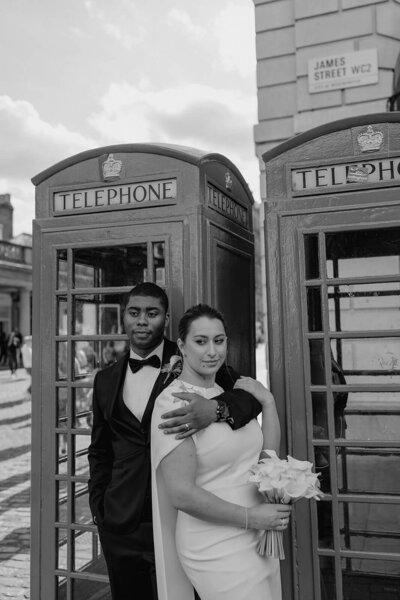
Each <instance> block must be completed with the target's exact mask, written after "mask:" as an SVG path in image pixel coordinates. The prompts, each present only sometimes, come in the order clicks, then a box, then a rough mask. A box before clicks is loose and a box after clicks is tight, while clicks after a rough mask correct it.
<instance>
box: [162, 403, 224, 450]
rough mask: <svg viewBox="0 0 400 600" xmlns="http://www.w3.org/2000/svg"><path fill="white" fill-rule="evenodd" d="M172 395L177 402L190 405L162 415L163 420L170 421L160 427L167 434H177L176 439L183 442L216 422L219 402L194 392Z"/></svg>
mask: <svg viewBox="0 0 400 600" xmlns="http://www.w3.org/2000/svg"><path fill="white" fill-rule="evenodd" d="M172 395H173V396H174V397H175V398H176V399H177V400H186V402H187V403H188V404H186V405H185V406H182V407H181V408H177V409H175V410H171V411H169V412H166V413H164V414H163V415H161V418H162V419H168V421H166V422H165V423H161V425H159V428H160V429H163V430H164V433H165V434H171V433H176V434H177V435H176V436H175V439H177V440H183V439H184V438H187V437H190V436H191V435H193V434H194V433H196V432H197V431H199V430H200V429H204V428H205V427H208V426H209V425H210V424H211V423H213V422H214V421H216V419H217V401H216V400H214V399H213V398H211V400H208V399H207V398H204V397H203V396H200V394H196V393H194V392H179V393H178V392H177V393H176V394H172Z"/></svg>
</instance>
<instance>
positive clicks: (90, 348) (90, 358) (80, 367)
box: [72, 340, 100, 386]
mask: <svg viewBox="0 0 400 600" xmlns="http://www.w3.org/2000/svg"><path fill="white" fill-rule="evenodd" d="M72 348H73V352H74V372H73V375H74V376H73V379H74V381H80V382H81V383H84V384H86V385H87V386H90V385H92V383H93V379H94V376H95V373H96V370H97V369H98V368H99V365H100V356H99V350H98V348H99V343H98V342H97V341H93V340H82V341H79V342H73V343H72Z"/></svg>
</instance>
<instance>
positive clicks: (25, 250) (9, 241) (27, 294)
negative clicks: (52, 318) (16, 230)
mask: <svg viewBox="0 0 400 600" xmlns="http://www.w3.org/2000/svg"><path fill="white" fill-rule="evenodd" d="M13 210H14V209H13V206H12V204H11V197H10V194H0V332H4V333H5V334H6V335H7V334H8V333H10V331H11V330H12V329H18V330H19V331H20V332H21V333H22V335H30V333H31V304H32V301H31V298H32V236H31V235H29V234H27V233H23V234H20V235H18V236H16V237H13Z"/></svg>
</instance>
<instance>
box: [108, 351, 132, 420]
mask: <svg viewBox="0 0 400 600" xmlns="http://www.w3.org/2000/svg"><path fill="white" fill-rule="evenodd" d="M128 359H129V352H127V353H126V354H125V356H123V357H122V358H121V359H120V360H119V361H117V362H116V363H115V365H113V366H112V367H110V378H109V386H110V388H109V389H110V394H109V395H108V394H107V395H106V396H105V397H111V402H107V404H106V411H105V413H108V414H107V418H108V419H110V418H111V415H112V412H113V410H114V406H115V402H116V400H117V397H118V393H119V390H120V388H121V385H122V384H123V381H124V378H125V373H126V368H127V366H128Z"/></svg>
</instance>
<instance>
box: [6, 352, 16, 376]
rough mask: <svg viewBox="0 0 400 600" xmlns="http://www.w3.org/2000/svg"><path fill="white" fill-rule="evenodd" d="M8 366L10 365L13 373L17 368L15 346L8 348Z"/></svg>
mask: <svg viewBox="0 0 400 600" xmlns="http://www.w3.org/2000/svg"><path fill="white" fill-rule="evenodd" d="M8 366H9V367H10V371H11V373H15V371H16V370H17V368H18V363H17V349H16V348H9V349H8Z"/></svg>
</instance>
